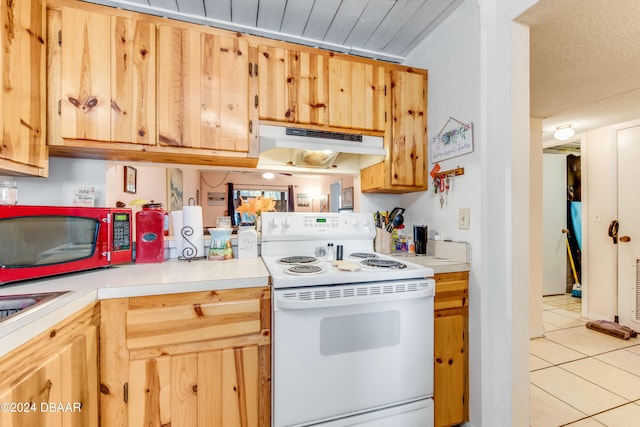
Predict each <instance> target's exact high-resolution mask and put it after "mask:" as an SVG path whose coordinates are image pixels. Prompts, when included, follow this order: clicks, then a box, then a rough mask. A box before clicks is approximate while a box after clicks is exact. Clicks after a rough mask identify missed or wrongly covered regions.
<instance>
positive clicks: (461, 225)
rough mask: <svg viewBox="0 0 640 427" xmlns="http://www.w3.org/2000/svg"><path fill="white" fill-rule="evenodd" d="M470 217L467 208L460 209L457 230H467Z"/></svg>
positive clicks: (469, 211)
mask: <svg viewBox="0 0 640 427" xmlns="http://www.w3.org/2000/svg"><path fill="white" fill-rule="evenodd" d="M470 215H471V210H470V209H469V208H460V210H458V229H460V230H468V229H469V222H470V218H469V216H470Z"/></svg>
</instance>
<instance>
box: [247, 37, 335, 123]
mask: <svg viewBox="0 0 640 427" xmlns="http://www.w3.org/2000/svg"><path fill="white" fill-rule="evenodd" d="M257 64H258V68H257V69H258V82H259V117H260V119H261V120H273V121H278V122H285V123H298V124H312V125H325V124H326V107H327V105H326V85H327V73H326V64H327V61H326V59H325V57H324V56H323V55H320V54H314V53H310V52H306V51H302V50H294V49H286V48H283V47H276V46H266V45H259V46H258V62H257Z"/></svg>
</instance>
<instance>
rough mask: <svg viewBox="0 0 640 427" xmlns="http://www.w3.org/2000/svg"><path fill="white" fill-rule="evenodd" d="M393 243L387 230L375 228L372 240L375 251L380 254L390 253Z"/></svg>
mask: <svg viewBox="0 0 640 427" xmlns="http://www.w3.org/2000/svg"><path fill="white" fill-rule="evenodd" d="M392 243H393V239H392V238H391V233H389V232H388V231H385V230H382V229H381V228H376V239H375V241H374V248H375V250H376V252H378V253H381V254H390V253H391V250H392V247H391V244H392Z"/></svg>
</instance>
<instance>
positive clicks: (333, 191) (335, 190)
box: [329, 181, 342, 212]
mask: <svg viewBox="0 0 640 427" xmlns="http://www.w3.org/2000/svg"><path fill="white" fill-rule="evenodd" d="M341 192H342V181H336V182H333V183H331V187H330V193H329V198H330V200H329V209H330V210H331V212H339V211H340V207H341V205H340V194H341Z"/></svg>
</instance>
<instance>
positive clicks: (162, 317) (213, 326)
mask: <svg viewBox="0 0 640 427" xmlns="http://www.w3.org/2000/svg"><path fill="white" fill-rule="evenodd" d="M126 328H127V329H126V330H127V332H126V335H127V348H129V349H137V348H143V347H151V346H158V345H166V344H184V343H188V342H195V341H206V340H212V339H220V338H228V337H236V336H239V335H246V334H253V333H259V332H260V330H261V328H260V300H259V299H251V300H244V301H228V302H209V303H202V304H183V305H175V306H171V307H153V308H140V309H135V310H130V311H129V312H127V316H126Z"/></svg>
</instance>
